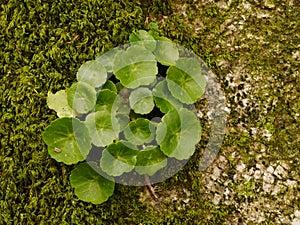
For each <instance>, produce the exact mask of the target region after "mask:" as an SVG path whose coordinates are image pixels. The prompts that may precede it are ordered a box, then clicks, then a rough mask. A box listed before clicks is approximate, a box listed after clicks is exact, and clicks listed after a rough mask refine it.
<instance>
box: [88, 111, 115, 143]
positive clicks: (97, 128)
mask: <svg viewBox="0 0 300 225" xmlns="http://www.w3.org/2000/svg"><path fill="white" fill-rule="evenodd" d="M84 123H85V125H86V126H87V128H88V130H89V133H90V136H91V138H92V142H93V144H94V145H96V146H98V147H100V146H102V147H104V146H106V145H108V144H110V143H112V142H113V140H114V139H116V138H117V137H118V136H119V126H118V124H117V120H116V118H115V117H114V116H113V115H112V113H111V112H110V111H98V112H94V113H90V114H88V116H87V117H86V119H85V122H84Z"/></svg>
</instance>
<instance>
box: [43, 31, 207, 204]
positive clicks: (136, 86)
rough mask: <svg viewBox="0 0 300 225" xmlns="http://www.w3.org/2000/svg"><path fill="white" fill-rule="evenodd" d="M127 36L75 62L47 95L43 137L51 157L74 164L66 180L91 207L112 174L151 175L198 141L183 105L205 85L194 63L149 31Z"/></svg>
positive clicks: (110, 185)
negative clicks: (70, 75) (65, 80)
mask: <svg viewBox="0 0 300 225" xmlns="http://www.w3.org/2000/svg"><path fill="white" fill-rule="evenodd" d="M129 41H130V44H127V45H124V46H122V47H117V48H114V49H113V50H111V51H109V52H107V53H105V54H103V55H99V56H97V57H96V58H95V60H92V61H88V62H86V63H84V64H83V65H81V67H80V68H79V70H78V72H77V82H75V83H74V84H73V85H72V86H71V87H70V88H67V89H66V90H60V91H58V92H56V93H55V94H52V93H48V98H47V104H48V106H49V108H51V109H53V110H55V111H56V112H57V116H58V117H59V118H58V119H56V120H54V121H53V122H52V123H51V124H50V125H49V126H48V127H47V128H46V129H45V130H44V133H43V140H44V142H45V143H46V145H47V147H48V152H49V154H50V156H51V157H52V158H54V159H55V160H56V161H58V162H63V163H65V164H67V165H71V164H77V165H76V166H75V168H74V169H73V171H72V172H71V175H70V183H71V185H72V187H73V188H75V194H76V195H77V196H78V198H79V199H81V200H83V201H86V202H92V203H94V204H100V203H102V202H105V201H107V200H108V198H109V197H110V196H111V195H112V194H113V192H114V186H115V179H116V178H117V177H120V176H122V175H124V174H127V173H129V172H133V171H134V173H137V174H139V175H146V176H150V178H151V176H153V175H154V174H156V173H157V172H158V171H159V170H161V169H162V168H164V167H166V166H167V164H168V160H169V159H171V158H175V159H177V160H185V159H188V158H189V157H190V156H192V155H193V153H194V151H195V145H196V144H197V143H198V142H199V141H200V138H201V125H200V122H199V120H198V119H197V117H196V115H195V113H194V112H193V110H191V106H193V104H194V103H195V102H196V101H197V100H198V99H199V98H200V97H201V96H202V95H203V94H204V91H205V87H206V81H205V78H204V76H202V71H201V65H200V64H199V62H198V61H197V60H196V59H195V58H193V57H189V56H187V55H186V54H185V53H184V52H182V50H181V49H180V48H178V47H177V46H176V45H175V44H174V43H172V42H171V41H170V40H169V39H167V38H165V37H161V36H159V35H158V32H157V31H156V30H155V29H152V30H150V31H148V32H147V31H145V30H139V31H137V32H134V33H132V34H131V35H130V38H129ZM84 161H85V162H84Z"/></svg>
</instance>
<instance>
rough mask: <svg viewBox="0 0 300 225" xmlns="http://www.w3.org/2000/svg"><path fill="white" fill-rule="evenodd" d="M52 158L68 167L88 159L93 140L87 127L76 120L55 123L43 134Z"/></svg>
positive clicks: (68, 119) (64, 119) (62, 120)
mask: <svg viewBox="0 0 300 225" xmlns="http://www.w3.org/2000/svg"><path fill="white" fill-rule="evenodd" d="M43 140H44V142H45V143H46V144H47V146H48V152H49V154H50V156H51V157H52V158H54V159H55V160H56V161H58V162H63V163H65V164H67V165H70V164H75V163H78V162H79V161H83V160H85V159H86V157H87V155H88V153H89V151H90V149H91V148H92V145H91V138H90V136H89V133H88V129H87V128H86V126H85V125H84V124H83V123H82V122H81V121H80V120H78V119H76V118H59V119H57V120H55V121H53V122H52V123H51V124H50V125H49V126H48V127H47V128H46V129H45V130H44V133H43Z"/></svg>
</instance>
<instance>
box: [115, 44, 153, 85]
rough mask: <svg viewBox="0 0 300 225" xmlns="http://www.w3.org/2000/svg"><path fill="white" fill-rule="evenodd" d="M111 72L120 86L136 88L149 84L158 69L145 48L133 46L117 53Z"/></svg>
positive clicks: (151, 55)
mask: <svg viewBox="0 0 300 225" xmlns="http://www.w3.org/2000/svg"><path fill="white" fill-rule="evenodd" d="M113 72H114V74H115V76H116V77H117V78H118V79H119V80H120V82H121V84H122V85H124V86H125V87H128V88H137V87H139V86H141V85H148V84H151V83H152V82H153V81H154V80H155V77H156V74H157V72H158V69H157V66H156V60H155V57H154V55H153V54H152V53H151V52H150V51H149V50H147V49H146V48H145V47H143V46H139V45H134V46H131V47H129V48H128V49H127V50H126V51H120V52H119V53H117V55H116V56H115V61H114V66H113Z"/></svg>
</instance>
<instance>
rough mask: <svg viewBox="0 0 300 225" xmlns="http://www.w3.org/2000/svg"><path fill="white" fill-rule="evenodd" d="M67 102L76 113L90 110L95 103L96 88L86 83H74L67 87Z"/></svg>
mask: <svg viewBox="0 0 300 225" xmlns="http://www.w3.org/2000/svg"><path fill="white" fill-rule="evenodd" d="M67 99H68V104H69V105H70V106H71V107H72V109H73V110H75V112H77V113H78V114H85V113H87V112H89V111H91V110H92V109H93V108H94V106H95V104H96V90H95V89H94V88H93V87H92V86H90V85H89V84H87V83H84V82H78V83H74V84H73V85H72V86H71V87H70V88H69V89H67Z"/></svg>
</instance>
